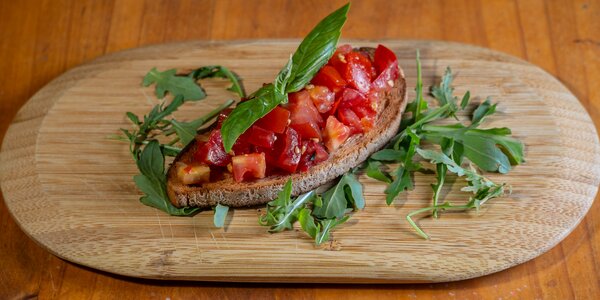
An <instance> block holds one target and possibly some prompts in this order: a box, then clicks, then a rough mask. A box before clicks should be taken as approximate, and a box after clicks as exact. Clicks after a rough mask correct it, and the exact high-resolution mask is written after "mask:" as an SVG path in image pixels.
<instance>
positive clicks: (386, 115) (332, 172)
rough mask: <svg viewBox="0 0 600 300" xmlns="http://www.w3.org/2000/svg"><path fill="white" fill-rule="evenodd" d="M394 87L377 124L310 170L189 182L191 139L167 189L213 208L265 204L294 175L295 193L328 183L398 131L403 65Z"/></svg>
mask: <svg viewBox="0 0 600 300" xmlns="http://www.w3.org/2000/svg"><path fill="white" fill-rule="evenodd" d="M399 69H400V76H399V78H398V80H396V81H395V82H394V87H393V88H392V89H391V90H390V91H389V92H387V93H386V94H385V96H384V97H383V99H382V101H381V102H380V103H379V104H380V107H379V109H380V113H379V115H378V118H377V121H376V125H375V126H374V127H373V128H372V129H371V130H370V131H368V132H367V133H365V134H356V135H354V136H352V137H350V138H349V139H348V140H347V141H346V142H345V143H344V144H343V145H342V146H341V147H340V148H338V149H337V150H336V151H334V152H333V153H332V154H331V155H330V157H329V159H328V160H326V161H324V162H322V163H320V164H317V165H315V166H313V167H311V168H310V169H309V170H308V172H303V173H295V174H291V175H274V176H269V177H266V178H263V179H259V180H255V181H248V182H242V183H238V182H235V181H234V180H233V179H232V178H226V179H224V180H221V181H217V182H210V183H205V184H202V185H200V186H188V185H185V184H183V183H181V182H178V179H177V174H176V173H177V170H176V167H175V162H176V161H180V160H183V161H189V159H190V156H191V155H193V153H194V152H195V149H196V142H192V143H190V145H188V146H187V147H186V148H185V149H184V150H183V151H182V153H181V154H180V155H179V156H178V157H176V158H175V161H174V162H173V163H172V164H171V166H170V168H169V170H168V173H167V174H168V175H167V176H168V181H167V193H168V195H169V199H170V200H171V202H172V203H173V204H174V205H175V206H178V207H184V206H190V207H201V208H210V207H212V206H215V205H217V204H218V203H220V204H221V205H226V206H230V207H247V206H254V205H259V204H265V203H267V202H269V201H271V200H273V199H275V198H276V197H277V194H278V193H279V191H281V190H282V189H283V186H284V185H285V183H286V182H287V180H288V179H289V178H290V177H291V178H292V183H293V184H292V186H293V188H292V194H293V195H299V194H302V193H305V192H308V191H310V190H313V189H315V188H317V187H319V186H321V185H323V184H326V183H328V182H330V181H332V180H334V179H335V178H337V177H339V176H341V175H343V174H344V173H346V172H347V171H348V170H350V169H351V168H354V167H356V166H358V165H359V164H361V163H362V162H363V161H365V160H366V159H367V158H368V157H369V155H371V154H372V153H373V152H375V151H377V150H379V149H381V148H382V147H383V146H385V144H386V143H387V142H388V141H389V140H390V139H391V138H392V137H393V136H394V135H395V134H396V133H397V131H398V128H399V126H400V121H401V119H402V113H403V112H404V109H405V107H406V103H407V94H408V93H407V91H406V79H405V76H404V72H403V70H402V68H400V67H399Z"/></svg>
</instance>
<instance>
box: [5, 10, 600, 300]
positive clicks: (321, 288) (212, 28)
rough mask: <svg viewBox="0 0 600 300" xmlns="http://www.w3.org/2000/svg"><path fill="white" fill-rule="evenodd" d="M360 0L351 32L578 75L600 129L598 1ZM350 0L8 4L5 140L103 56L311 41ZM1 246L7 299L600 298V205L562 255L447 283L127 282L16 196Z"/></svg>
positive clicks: (576, 84)
mask: <svg viewBox="0 0 600 300" xmlns="http://www.w3.org/2000/svg"><path fill="white" fill-rule="evenodd" d="M334 2H335V3H334ZM353 2H354V3H353V4H352V8H351V10H350V14H349V20H348V22H347V24H346V26H345V28H344V30H343V37H345V38H365V39H374V40H378V39H434V40H448V41H456V42H463V43H468V44H474V45H479V46H484V47H489V48H492V49H495V50H499V51H502V52H505V53H508V54H511V55H514V56H517V57H520V58H523V59H525V60H528V61H530V62H532V63H533V64H536V65H538V66H540V67H542V68H543V69H545V70H546V71H548V72H549V73H551V74H553V75H554V76H556V77H557V78H558V79H559V80H561V81H562V82H563V83H565V85H566V86H567V87H568V88H569V89H570V90H571V91H572V92H573V93H574V94H575V95H576V96H577V97H578V98H579V99H580V101H581V102H582V103H583V105H584V106H585V107H586V108H587V109H588V111H589V113H590V115H591V116H592V119H593V120H594V122H595V123H596V126H599V125H600V84H599V82H600V1H598V0H595V1H548V2H543V1H537V0H536V1H533V0H532V1H470V0H465V1H442V0H439V1H424V2H423V3H421V2H419V1H397V2H396V1H389V0H383V1H353ZM343 3H344V2H343V1H333V2H329V1H316V0H315V1H302V0H297V1H243V0H239V1H226V0H218V1H217V0H214V1H210V0H208V1H166V0H165V1H157V0H156V1H152V0H149V1H117V0H106V1H75V0H74V1H59V0H52V1H50V0H47V1H35V0H32V1H24V0H22V1H0V14H1V18H0V74H2V75H1V76H0V78H2V80H0V99H1V100H0V139H1V138H2V137H3V136H4V134H5V132H6V129H7V128H8V126H9V124H10V121H11V119H12V118H13V117H14V115H15V114H16V112H17V110H18V109H19V108H20V107H21V106H22V105H23V104H24V103H25V101H27V99H29V97H31V96H32V95H33V94H34V93H35V92H36V91H37V90H39V89H40V88H41V87H43V86H44V85H45V84H47V83H48V82H49V81H50V80H52V79H53V78H55V77H57V76H58V75H60V74H61V73H63V72H65V71H66V70H68V69H69V68H72V67H74V66H76V65H79V64H81V63H85V62H88V61H90V60H92V59H94V58H96V57H98V56H102V55H104V54H106V53H111V52H115V51H119V50H123V49H129V48H134V47H138V46H144V45H149V44H156V43H165V42H172V41H183V40H232V39H254V38H301V37H302V36H303V35H304V34H306V33H307V32H308V31H309V30H310V29H311V28H312V26H314V24H316V23H317V22H318V20H319V19H321V18H322V17H323V16H325V15H326V14H327V13H329V12H330V11H332V10H333V9H335V8H337V7H339V6H341V5H342V4H343ZM291 25H293V26H291ZM524 117H525V116H524ZM581 142H582V143H585V142H586V141H581ZM597 198H598V197H597ZM597 200H598V199H597ZM0 241H1V242H0V257H1V259H0V299H12V298H30V297H39V298H41V299H52V298H60V299H71V298H72V299H80V298H94V299H110V298H115V299H129V298H131V299H136V298H143V299H155V298H156V299H165V298H170V299H181V298H192V299H198V298H210V299H217V298H233V299H237V298H241V299H246V298H258V299H265V298H266V299H269V298H277V299H279V298H281V299H289V298H306V299H316V298H325V299H328V298H377V299H392V298H394V299H396V298H411V299H415V298H416V299H430V298H438V299H446V298H458V299H466V298H491V299H515V298H517V299H518V298H523V299H533V298H543V299H546V298H548V299H570V298H579V299H585V298H589V299H593V298H595V299H599V298H600V275H599V274H600V203H599V202H598V201H596V202H595V204H594V205H593V206H592V208H591V210H590V212H589V213H588V215H587V217H586V218H585V219H584V220H583V221H582V223H581V224H580V225H579V226H578V227H577V228H576V229H575V230H574V231H573V233H571V234H570V235H569V236H568V237H567V238H566V239H565V240H564V241H563V242H562V243H560V244H559V245H558V246H556V247H555V248H553V249H552V250H550V251H549V252H548V253H546V254H544V255H542V256H540V257H538V258H536V259H534V260H532V261H529V262H527V263H524V264H522V265H519V266H516V267H514V268H511V269H509V270H505V271H503V272H500V273H496V274H492V275H488V276H485V277H481V278H476V279H471V280H466V281H461V282H453V283H441V284H413V285H317V284H237V283H207V282H161V281H149V280H141V279H132V278H125V277H119V276H114V275H111V274H106V273H102V272H98V271H95V270H92V269H88V268H85V267H81V266H77V265H74V264H71V263H69V262H65V261H63V260H61V259H59V258H57V257H55V256H53V255H52V254H50V253H49V252H47V251H45V250H44V249H42V248H41V247H40V246H38V245H37V244H36V243H35V242H33V241H32V240H31V239H29V238H28V237H27V235H25V234H24V233H23V232H22V231H21V230H20V229H19V227H18V226H17V225H16V224H15V222H14V220H13V219H12V218H11V217H10V215H9V213H8V211H7V209H6V206H5V204H4V201H0Z"/></svg>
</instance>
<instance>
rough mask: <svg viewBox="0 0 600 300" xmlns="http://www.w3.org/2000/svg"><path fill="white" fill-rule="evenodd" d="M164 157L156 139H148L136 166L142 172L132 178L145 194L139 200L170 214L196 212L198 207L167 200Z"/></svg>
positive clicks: (179, 214) (184, 214)
mask: <svg viewBox="0 0 600 300" xmlns="http://www.w3.org/2000/svg"><path fill="white" fill-rule="evenodd" d="M164 159H165V158H164V156H163V154H162V152H161V151H160V145H159V144H158V141H156V140H152V141H150V142H149V143H148V145H147V146H146V147H145V148H144V150H143V151H142V153H141V155H140V159H139V161H138V168H139V170H140V172H141V173H142V174H139V175H136V176H134V178H133V180H134V181H135V183H136V185H137V186H138V188H139V189H140V190H141V191H142V192H144V194H145V195H144V196H142V197H141V198H140V201H141V202H142V203H143V204H145V205H148V206H152V207H155V208H158V209H160V210H162V211H164V212H166V213H168V214H170V215H177V216H186V215H191V214H194V213H196V212H197V211H198V210H199V208H190V207H184V208H177V207H175V206H174V205H173V204H171V201H169V197H168V196H167V186H166V176H165V173H164V163H165V161H164Z"/></svg>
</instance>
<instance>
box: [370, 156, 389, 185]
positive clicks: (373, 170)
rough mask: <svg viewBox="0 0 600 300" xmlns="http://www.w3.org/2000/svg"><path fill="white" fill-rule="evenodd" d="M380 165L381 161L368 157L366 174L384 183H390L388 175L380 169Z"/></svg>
mask: <svg viewBox="0 0 600 300" xmlns="http://www.w3.org/2000/svg"><path fill="white" fill-rule="evenodd" d="M382 166H383V164H382V163H381V162H379V161H375V160H370V159H369V160H368V161H367V176H369V177H371V178H373V179H376V180H379V181H383V182H386V183H392V180H391V179H390V176H389V175H388V174H387V173H385V172H383V171H382V170H381V167H382Z"/></svg>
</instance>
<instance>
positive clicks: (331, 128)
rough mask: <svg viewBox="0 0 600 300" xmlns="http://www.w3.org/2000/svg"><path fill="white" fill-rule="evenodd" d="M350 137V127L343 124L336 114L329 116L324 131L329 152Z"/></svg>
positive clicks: (324, 139) (324, 138)
mask: <svg viewBox="0 0 600 300" xmlns="http://www.w3.org/2000/svg"><path fill="white" fill-rule="evenodd" d="M348 137H350V128H349V127H348V126H346V125H344V124H342V123H341V122H340V121H338V119H336V118H335V117H334V116H329V117H328V118H327V123H326V124H325V129H324V132H323V141H324V142H325V147H327V150H329V152H332V151H334V150H335V149H337V148H338V147H339V146H341V145H342V144H343V143H344V142H345V141H346V140H347V139H348Z"/></svg>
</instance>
